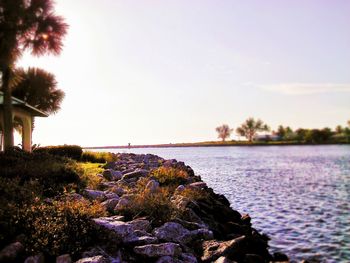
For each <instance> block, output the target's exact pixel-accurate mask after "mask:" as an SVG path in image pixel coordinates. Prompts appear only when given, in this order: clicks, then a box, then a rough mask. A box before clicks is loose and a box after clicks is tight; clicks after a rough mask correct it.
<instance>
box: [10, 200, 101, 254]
mask: <svg viewBox="0 0 350 263" xmlns="http://www.w3.org/2000/svg"><path fill="white" fill-rule="evenodd" d="M105 215H106V213H105V210H104V209H103V208H102V206H101V205H100V204H98V203H92V204H91V203H90V202H88V201H86V200H73V201H68V200H65V201H53V202H52V203H43V202H37V203H34V204H27V205H24V206H23V207H22V208H21V209H19V210H18V213H17V215H16V221H17V222H19V226H20V227H21V228H22V231H23V233H25V235H26V238H25V247H26V249H27V250H28V251H27V252H29V253H30V254H33V253H38V252H44V253H45V254H47V255H50V256H57V255H60V254H64V253H70V254H72V255H74V254H77V253H79V252H81V251H82V250H84V249H86V248H87V247H88V246H89V245H91V243H92V242H93V241H94V239H95V238H96V235H97V233H95V228H94V227H93V224H92V222H91V219H92V218H95V217H100V216H105Z"/></svg>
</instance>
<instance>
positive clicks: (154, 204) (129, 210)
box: [120, 180, 176, 226]
mask: <svg viewBox="0 0 350 263" xmlns="http://www.w3.org/2000/svg"><path fill="white" fill-rule="evenodd" d="M141 181H142V182H141V183H140V184H138V185H137V186H136V187H135V188H134V194H133V195H131V200H130V203H129V204H128V205H127V206H125V207H124V208H123V209H122V210H121V211H120V212H121V213H122V214H123V215H124V216H126V217H127V218H129V219H131V218H135V217H139V216H146V217H148V218H149V219H150V220H151V221H152V224H153V225H154V226H159V225H161V224H163V223H165V222H167V221H169V220H170V219H171V218H172V215H173V214H174V212H175V209H176V208H175V206H174V205H173V204H172V202H171V201H170V198H171V196H172V195H171V191H170V190H169V189H168V187H160V188H158V189H157V190H156V191H155V192H150V191H148V190H147V189H145V188H144V186H145V185H146V181H147V180H141Z"/></svg>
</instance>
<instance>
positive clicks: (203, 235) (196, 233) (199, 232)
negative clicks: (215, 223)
mask: <svg viewBox="0 0 350 263" xmlns="http://www.w3.org/2000/svg"><path fill="white" fill-rule="evenodd" d="M190 236H191V237H192V240H198V239H203V240H209V239H213V238H214V234H213V232H212V231H211V230H209V229H207V228H200V229H196V230H193V231H191V232H190Z"/></svg>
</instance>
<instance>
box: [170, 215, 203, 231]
mask: <svg viewBox="0 0 350 263" xmlns="http://www.w3.org/2000/svg"><path fill="white" fill-rule="evenodd" d="M174 222H176V223H179V224H181V225H182V226H183V227H184V228H187V229H188V230H196V229H200V228H205V229H208V226H207V225H205V224H199V223H196V222H190V221H186V220H183V219H180V218H175V219H174Z"/></svg>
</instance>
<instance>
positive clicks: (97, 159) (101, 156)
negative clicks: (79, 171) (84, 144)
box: [81, 151, 116, 163]
mask: <svg viewBox="0 0 350 263" xmlns="http://www.w3.org/2000/svg"><path fill="white" fill-rule="evenodd" d="M115 160H116V155H115V154H113V153H110V152H91V151H84V152H83V154H82V156H81V161H83V162H91V163H106V162H113V161H115Z"/></svg>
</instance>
